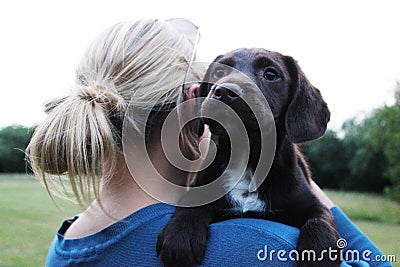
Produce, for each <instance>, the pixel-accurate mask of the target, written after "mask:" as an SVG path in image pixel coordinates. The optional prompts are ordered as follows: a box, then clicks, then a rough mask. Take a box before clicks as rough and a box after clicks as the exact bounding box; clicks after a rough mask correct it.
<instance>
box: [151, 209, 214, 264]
mask: <svg viewBox="0 0 400 267" xmlns="http://www.w3.org/2000/svg"><path fill="white" fill-rule="evenodd" d="M212 206H213V205H212V204H208V205H205V206H201V207H194V208H181V207H178V208H176V211H175V213H174V215H173V216H172V218H171V220H170V221H169V222H168V224H167V225H166V226H165V227H164V229H163V230H162V231H161V233H160V234H159V235H158V240H157V246H156V249H157V256H158V257H160V259H161V260H162V262H163V263H164V265H165V266H191V265H194V264H200V263H201V260H202V259H203V257H204V253H205V249H206V241H207V234H208V226H209V224H210V223H211V220H212V216H213V207H212Z"/></svg>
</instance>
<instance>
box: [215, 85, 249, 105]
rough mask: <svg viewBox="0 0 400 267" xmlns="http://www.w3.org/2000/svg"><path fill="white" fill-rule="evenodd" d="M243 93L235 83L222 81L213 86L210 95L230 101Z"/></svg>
mask: <svg viewBox="0 0 400 267" xmlns="http://www.w3.org/2000/svg"><path fill="white" fill-rule="evenodd" d="M242 94H243V89H242V88H241V87H240V86H239V85H237V84H235V83H223V84H220V85H217V87H215V89H214V92H213V95H212V97H213V98H214V99H217V100H221V101H232V100H234V99H235V98H239V97H240V96H241V95H242Z"/></svg>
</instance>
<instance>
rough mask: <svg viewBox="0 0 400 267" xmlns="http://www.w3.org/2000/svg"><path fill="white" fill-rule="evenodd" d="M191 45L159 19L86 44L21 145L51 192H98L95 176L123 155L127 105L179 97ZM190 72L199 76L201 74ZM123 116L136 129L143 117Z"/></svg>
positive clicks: (84, 196) (123, 26)
mask: <svg viewBox="0 0 400 267" xmlns="http://www.w3.org/2000/svg"><path fill="white" fill-rule="evenodd" d="M192 51H193V44H192V43H190V41H189V40H188V39H187V38H186V37H185V35H184V34H182V33H181V32H179V30H177V29H175V28H174V27H173V26H172V25H169V24H168V23H166V22H163V21H158V20H140V21H137V22H124V23H119V24H116V25H114V26H112V27H111V28H109V29H108V30H106V31H104V32H103V33H102V34H101V35H100V36H99V37H98V38H97V39H96V40H95V41H94V42H93V43H92V44H91V46H90V47H89V48H88V50H87V52H86V53H85V55H84V56H83V58H82V61H81V63H80V65H79V66H78V68H77V70H76V85H75V87H74V88H73V90H72V92H71V93H70V94H69V95H68V96H65V97H61V98H57V99H54V100H52V101H49V102H48V103H46V104H45V111H46V113H47V114H48V116H47V118H46V119H45V120H44V121H43V122H42V123H41V124H40V125H39V126H38V127H37V128H36V130H35V132H34V134H33V137H32V139H31V141H30V144H29V146H28V149H27V153H28V155H29V161H30V164H31V167H32V169H33V171H34V173H35V175H36V176H37V177H39V178H40V179H41V180H42V181H43V183H44V184H45V186H46V188H47V190H48V191H49V193H50V195H51V196H52V193H53V194H54V193H62V195H63V196H67V197H71V193H72V195H74V196H75V198H76V201H77V202H78V203H79V204H80V205H81V206H83V207H84V206H86V205H88V204H89V203H90V202H91V201H92V200H93V197H96V198H97V197H98V193H99V188H100V185H101V182H102V179H106V178H107V177H110V176H111V175H112V173H113V172H114V170H115V166H116V164H117V160H118V157H119V155H121V153H122V146H121V131H122V122H123V120H124V114H125V111H126V109H127V106H128V104H131V105H136V106H139V107H142V108H144V109H146V108H147V109H151V108H152V107H154V106H157V105H160V104H165V103H173V104H177V103H178V102H179V101H182V99H183V96H182V90H181V89H180V88H181V87H180V86H181V84H182V82H183V77H184V75H185V73H186V71H187V67H188V64H187V63H188V61H189V60H190V58H191V56H192ZM191 75H194V76H196V77H192V79H197V80H199V79H200V78H201V75H202V73H196V72H191ZM129 119H130V122H131V123H133V124H134V125H136V127H137V129H140V128H141V127H140V125H143V123H146V122H145V121H143V118H141V117H139V116H138V118H135V117H134V118H129ZM105 163H107V164H106V165H107V168H105V167H104V166H105ZM54 177H55V178H58V179H54ZM54 181H57V182H56V183H53V182H54ZM65 182H67V183H65ZM60 188H61V190H60ZM68 189H71V190H68Z"/></svg>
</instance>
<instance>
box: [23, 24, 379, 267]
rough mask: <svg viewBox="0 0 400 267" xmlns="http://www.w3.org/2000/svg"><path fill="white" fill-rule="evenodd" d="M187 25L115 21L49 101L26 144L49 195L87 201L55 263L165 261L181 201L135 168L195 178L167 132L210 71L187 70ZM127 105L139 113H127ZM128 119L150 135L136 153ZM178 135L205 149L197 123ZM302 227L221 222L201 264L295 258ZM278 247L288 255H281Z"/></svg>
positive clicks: (357, 235) (53, 250)
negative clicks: (172, 150)
mask: <svg viewBox="0 0 400 267" xmlns="http://www.w3.org/2000/svg"><path fill="white" fill-rule="evenodd" d="M181 23H185V22H183V21H181ZM179 24H180V22H179V20H178V22H177V21H176V20H175V21H166V22H163V21H159V20H141V21H137V22H126V23H119V24H116V25H114V26H113V27H111V28H109V29H108V30H106V31H105V32H104V33H103V34H102V35H100V36H99V37H98V38H97V39H96V40H95V41H94V42H93V44H92V45H91V46H90V47H89V49H88V51H87V52H86V54H85V55H84V57H83V59H82V62H81V64H80V65H79V66H78V68H77V73H76V77H77V81H76V87H75V88H74V89H73V90H72V92H71V93H70V94H69V95H68V96H65V97H62V98H59V99H56V100H53V101H51V102H49V103H47V104H46V112H47V114H48V117H47V119H46V120H45V121H44V122H43V123H42V124H41V125H39V126H38V127H37V129H36V131H35V133H34V135H33V137H32V140H31V142H30V145H29V148H28V152H29V158H30V162H31V165H32V167H33V170H34V172H35V174H36V175H37V176H38V177H41V178H42V181H43V183H44V185H45V186H46V188H47V189H48V190H49V191H50V192H51V195H53V194H54V192H59V193H60V192H61V193H63V194H64V195H65V194H67V195H68V196H71V194H73V195H74V197H75V198H76V200H77V201H78V203H79V204H80V205H82V206H85V207H86V206H88V207H87V208H86V210H85V211H84V212H83V213H82V214H80V215H79V216H76V217H75V218H73V219H69V220H66V221H64V222H63V224H62V225H61V227H60V228H59V230H58V232H57V235H56V237H55V239H54V241H53V243H52V245H51V247H50V250H49V253H48V257H47V266H159V265H161V261H160V260H159V259H158V258H157V257H156V252H155V244H156V239H157V235H158V233H159V232H160V231H161V229H162V228H163V227H164V226H165V224H166V223H167V222H168V220H169V218H170V217H171V215H172V213H173V212H174V207H173V206H170V205H167V204H163V203H160V202H159V201H158V200H156V199H154V198H152V197H151V196H149V195H148V194H147V193H146V192H144V190H143V189H142V188H141V187H140V186H139V185H138V183H137V178H138V177H136V176H141V178H144V179H146V180H149V181H151V180H153V179H158V178H159V177H155V176H157V175H155V174H154V173H155V172H152V171H149V170H148V169H147V168H146V165H142V164H138V163H137V162H141V160H145V159H146V157H147V155H148V157H149V159H150V160H151V162H152V163H153V165H154V167H155V169H156V170H157V172H158V173H159V174H161V175H162V177H164V178H166V179H167V180H169V181H173V182H174V183H175V184H180V185H185V184H187V182H188V177H189V176H190V172H189V171H184V170H182V169H180V168H178V167H176V166H175V165H174V164H171V162H170V161H169V160H168V159H167V157H166V155H165V154H164V153H163V150H162V146H161V140H160V135H161V128H162V127H161V126H162V123H163V121H164V119H165V118H166V116H167V115H168V114H169V111H170V110H171V109H172V108H174V107H175V106H176V105H177V104H179V103H181V102H182V101H183V100H185V99H192V98H194V97H195V95H196V90H197V88H198V85H197V84H195V83H192V84H190V85H189V86H184V87H183V90H182V86H181V84H182V82H183V81H193V80H200V79H201V77H202V74H203V73H202V72H201V71H196V70H194V71H190V72H187V70H188V67H189V66H188V65H190V63H191V61H192V59H193V50H194V47H193V46H194V43H196V41H195V42H193V39H192V40H191V39H190V38H188V35H187V33H186V34H185V32H184V30H182V28H180V26H182V25H179ZM187 73H189V74H187ZM129 107H134V110H135V112H133V113H132V112H127V111H128V110H129ZM141 111H144V113H146V112H147V115H148V116H147V115H146V116H143V114H141ZM125 114H129V116H128V117H126V116H125ZM181 115H182V114H181ZM124 121H125V123H127V124H128V125H130V126H131V127H132V128H133V129H135V131H136V133H137V134H138V136H139V137H143V138H144V140H145V142H146V149H147V152H148V153H143V152H144V151H142V150H134V157H136V158H134V159H133V160H132V158H127V157H126V155H127V154H126V151H124V149H125V148H126V147H127V146H126V144H125V145H123V143H124V139H126V138H125V137H124V139H123V138H122V134H123V132H124V131H125V130H124V129H123V127H122V125H124ZM177 127H179V123H178V124H177ZM206 132H207V131H206ZM139 139H140V138H139ZM179 140H180V141H181V142H180V143H181V148H182V150H183V154H184V155H185V156H186V157H187V158H191V159H195V158H197V157H198V156H199V154H200V151H198V149H197V147H198V144H199V141H200V140H198V138H197V137H196V135H195V134H194V133H193V131H192V129H191V126H190V124H188V125H186V126H185V127H183V131H182V135H181V136H180V139H179ZM133 145H134V144H133ZM130 150H131V149H130ZM124 153H125V157H124ZM129 161H133V163H132V162H129ZM131 163H132V164H133V166H134V167H131V166H132V165H131ZM132 169H134V170H132ZM132 173H134V174H135V175H132ZM133 176H135V179H133ZM55 177H59V178H58V179H55ZM314 188H315V193H316V194H317V195H318V196H319V197H320V198H321V200H322V201H323V202H324V203H325V204H326V205H327V206H328V207H329V208H331V210H332V212H333V214H334V216H335V219H336V222H337V225H338V229H339V232H340V234H341V235H342V237H343V238H345V239H346V240H347V247H346V249H349V250H350V249H357V251H363V250H367V249H368V250H371V251H372V252H371V254H370V255H369V256H370V257H371V258H372V257H374V256H375V255H377V254H381V252H380V251H379V250H378V249H377V248H376V247H375V246H374V245H373V244H372V243H371V242H370V241H369V240H368V239H367V237H365V236H364V235H363V234H362V233H361V232H359V230H358V229H357V228H356V227H355V226H354V225H353V224H352V223H351V222H350V221H349V220H348V218H346V217H345V215H344V214H343V213H342V212H341V211H340V210H339V209H338V208H337V207H334V205H333V203H332V202H331V201H330V200H329V199H328V198H327V197H326V196H325V195H324V193H322V191H320V189H319V188H318V187H317V186H316V185H314ZM167 193H168V192H167ZM298 233H299V230H298V229H296V228H293V227H290V226H286V225H282V224H279V223H275V222H271V221H266V220H256V219H234V220H229V221H224V222H220V223H215V224H212V225H211V227H210V237H209V241H208V245H207V252H206V255H205V258H204V260H203V264H204V265H206V266H225V265H226V266H243V265H245V266H256V265H263V266H265V265H268V264H270V265H282V266H283V265H288V266H295V261H294V260H293V259H292V258H290V257H289V252H290V251H292V250H294V249H295V247H296V241H297V237H298ZM272 250H274V251H275V255H274V253H272V254H271V251H272ZM278 250H282V251H286V255H282V253H281V254H280V257H278V255H277V254H276V252H277V251H278ZM284 256H285V257H284ZM292 256H293V255H292ZM285 259H286V260H285ZM370 263H371V265H372V264H376V262H370ZM343 264H344V265H346V264H350V262H347V263H346V262H344V263H343ZM351 264H353V265H354V266H356V265H357V264H358V265H359V266H361V265H362V264H367V263H365V262H362V261H359V262H354V263H351ZM367 265H368V264H367Z"/></svg>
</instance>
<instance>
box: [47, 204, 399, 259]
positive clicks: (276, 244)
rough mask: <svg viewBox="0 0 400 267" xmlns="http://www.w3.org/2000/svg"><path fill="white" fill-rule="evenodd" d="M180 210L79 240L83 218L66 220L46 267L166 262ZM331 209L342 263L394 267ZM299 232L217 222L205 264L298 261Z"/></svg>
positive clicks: (138, 215) (137, 217) (142, 215)
mask: <svg viewBox="0 0 400 267" xmlns="http://www.w3.org/2000/svg"><path fill="white" fill-rule="evenodd" d="M174 211H175V207H173V206H170V205H167V204H154V205H150V206H147V207H145V208H143V209H141V210H138V211H136V212H134V213H132V214H131V215H129V216H128V217H126V218H125V219H124V220H121V221H119V222H116V223H114V224H112V225H111V226H109V227H107V228H105V229H103V230H101V231H99V232H97V233H95V234H92V235H89V236H86V237H82V238H76V239H66V238H64V236H63V234H64V233H65V231H66V230H67V229H68V227H69V226H70V225H71V224H72V223H73V221H74V220H76V218H78V217H75V218H73V219H69V220H66V221H64V222H63V223H62V225H61V227H60V228H59V230H58V232H57V234H56V237H55V239H54V241H53V243H52V244H51V247H50V249H49V252H48V256H47V263H46V266H49V267H50V266H57V267H60V266H162V263H161V261H160V259H159V258H157V256H156V249H155V247H156V241H157V235H158V233H159V232H160V231H161V230H162V229H163V227H164V226H165V225H166V224H167V222H168V221H169V219H170V218H171V216H172V214H173V213H174ZM331 211H332V213H333V215H334V217H335V221H336V224H337V227H338V231H339V233H340V235H341V238H342V240H341V242H342V243H341V246H342V247H344V253H343V261H342V265H341V266H391V264H390V263H387V262H379V261H378V260H379V257H380V256H381V255H382V252H381V251H380V250H379V249H378V248H377V247H376V246H375V245H374V244H373V243H372V242H371V241H370V240H369V239H368V238H367V237H366V236H365V235H364V234H363V233H362V232H361V231H360V230H359V229H358V228H357V227H356V226H355V225H354V224H353V223H352V222H351V221H350V220H349V218H348V217H347V216H346V215H345V214H344V213H343V212H342V211H341V210H340V209H339V208H338V207H333V208H332V209H331ZM298 236H299V229H298V228H295V227H291V226H288V225H284V224H281V223H277V222H273V221H268V220H261V219H252V218H238V219H231V220H227V221H222V222H217V223H213V224H211V225H210V233H209V237H208V241H207V250H206V254H205V257H204V259H203V262H202V263H203V265H204V266H296V261H295V259H296V255H298V253H297V254H296V251H295V249H296V243H297V238H298ZM346 252H348V253H346ZM363 253H364V254H363ZM357 255H358V258H357Z"/></svg>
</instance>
